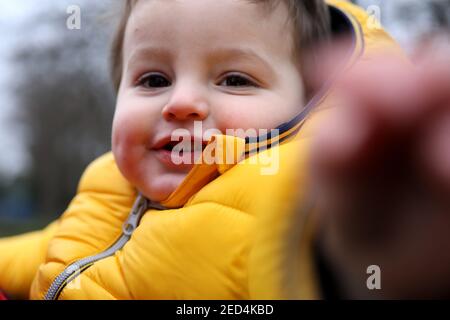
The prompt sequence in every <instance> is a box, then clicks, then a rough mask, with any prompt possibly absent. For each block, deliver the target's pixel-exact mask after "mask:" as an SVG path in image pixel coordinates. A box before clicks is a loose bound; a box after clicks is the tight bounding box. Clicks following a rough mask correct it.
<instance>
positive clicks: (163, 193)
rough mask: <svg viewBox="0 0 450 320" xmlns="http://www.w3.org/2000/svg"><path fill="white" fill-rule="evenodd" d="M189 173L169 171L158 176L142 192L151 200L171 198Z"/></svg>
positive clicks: (158, 200)
mask: <svg viewBox="0 0 450 320" xmlns="http://www.w3.org/2000/svg"><path fill="white" fill-rule="evenodd" d="M186 175H187V173H168V174H164V175H161V176H159V177H156V178H154V179H153V181H151V182H150V184H149V185H148V186H147V187H146V188H142V189H141V190H140V191H141V193H142V194H143V195H144V196H145V197H146V198H148V199H149V200H151V201H154V202H162V201H164V200H166V199H167V198H169V196H170V195H171V194H172V193H173V192H174V191H175V189H176V188H177V187H178V186H179V185H180V184H181V182H182V181H183V180H184V178H185V177H186Z"/></svg>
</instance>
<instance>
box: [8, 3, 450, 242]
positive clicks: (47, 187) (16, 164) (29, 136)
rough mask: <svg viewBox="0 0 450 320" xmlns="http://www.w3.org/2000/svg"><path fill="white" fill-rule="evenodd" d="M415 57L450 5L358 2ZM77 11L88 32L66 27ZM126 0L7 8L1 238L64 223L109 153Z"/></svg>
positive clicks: (448, 23)
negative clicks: (84, 180) (118, 31)
mask: <svg viewBox="0 0 450 320" xmlns="http://www.w3.org/2000/svg"><path fill="white" fill-rule="evenodd" d="M352 2H355V3H357V4H359V5H361V6H362V7H363V8H365V9H366V10H367V11H368V12H369V13H370V14H371V15H373V16H374V17H376V18H379V20H381V22H382V24H383V25H384V27H385V28H386V29H387V30H388V31H389V32H390V33H391V35H392V36H393V37H394V38H396V39H397V40H398V41H399V42H400V44H401V45H402V46H403V47H404V48H405V50H406V51H408V52H411V51H412V50H413V48H414V47H415V43H417V41H422V40H424V39H427V37H429V35H430V34H433V33H434V32H436V31H438V30H440V29H447V30H448V29H449V27H450V0H358V1H352ZM71 5H77V6H78V7H79V8H80V14H81V16H80V17H81V20H80V21H81V25H80V28H79V29H72V30H71V29H69V28H68V27H67V25H66V22H67V19H68V18H69V16H70V15H71V13H73V12H71V13H68V12H67V9H68V8H69V7H70V6H71ZM120 5H121V1H120V0H102V1H95V2H94V1H88V0H77V1H76V2H74V1H73V0H41V1H35V0H17V1H11V0H0V237H2V236H8V235H13V234H18V233H22V232H26V231H29V230H35V229H39V228H42V227H44V226H45V225H47V224H48V223H49V222H50V221H52V220H54V219H56V218H57V217H58V216H59V215H60V214H61V213H62V212H63V211H64V209H65V208H66V207H67V205H68V203H69V201H70V199H71V198H72V197H73V196H74V194H75V192H76V187H77V183H78V180H79V178H80V175H81V173H82V172H83V170H84V168H85V167H86V165H87V164H89V163H90V162H91V161H92V160H94V159H95V158H96V157H98V156H100V155H102V154H103V153H105V152H107V151H108V150H110V131H111V123H112V117H113V112H114V104H115V96H114V91H113V89H112V84H111V81H110V79H109V70H108V57H109V46H110V43H111V39H112V35H113V33H114V30H115V27H116V23H117V17H118V13H119V11H120Z"/></svg>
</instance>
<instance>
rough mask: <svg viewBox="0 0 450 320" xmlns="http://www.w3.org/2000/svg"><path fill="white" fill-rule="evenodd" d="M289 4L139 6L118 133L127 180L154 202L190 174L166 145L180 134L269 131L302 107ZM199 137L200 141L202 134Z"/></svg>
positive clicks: (239, 1) (127, 48)
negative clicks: (199, 126)
mask: <svg viewBox="0 0 450 320" xmlns="http://www.w3.org/2000/svg"><path fill="white" fill-rule="evenodd" d="M287 18H288V12H287V8H286V7H285V5H284V4H283V3H281V4H280V5H278V6H277V7H276V8H275V9H274V10H272V11H271V12H268V11H267V10H266V8H265V7H264V6H263V5H261V4H255V3H251V2H249V1H246V0H221V1H217V0H195V1H190V0H178V1H175V0H167V1H161V0H151V1H150V0H148V1H139V2H138V3H137V5H136V6H135V7H134V9H133V12H132V14H131V16H130V18H129V21H128V25H127V29H126V32H125V38H124V47H123V64H124V67H123V77H122V83H121V86H120V89H119V92H118V101H117V107H116V114H115V118H114V124H113V136H112V144H113V152H114V156H115V158H116V161H117V164H118V166H119V168H120V170H121V172H122V174H123V175H124V176H125V177H126V178H127V179H128V180H129V181H130V182H131V183H132V184H133V185H134V186H136V187H137V189H138V190H139V191H140V192H142V193H143V194H144V195H145V196H147V197H148V198H150V199H151V200H153V201H162V200H164V199H166V198H167V197H168V196H169V195H170V193H171V192H173V191H174V190H175V188H176V187H177V186H178V185H179V184H180V183H181V181H182V180H183V178H184V177H185V176H186V175H187V173H188V172H189V170H190V169H191V168H192V165H175V164H174V163H173V162H172V161H171V160H170V153H169V152H168V151H166V150H165V149H164V145H165V144H166V143H167V142H169V141H170V139H171V135H172V132H173V131H174V130H176V129H179V128H183V129H187V130H188V131H189V132H190V133H191V135H192V137H193V136H194V121H202V127H203V131H205V130H207V129H211V128H215V129H218V130H220V131H221V132H222V133H225V131H226V130H227V129H243V130H247V129H273V128H275V127H277V126H278V125H279V124H281V123H283V122H285V121H287V120H289V119H290V118H291V117H293V116H294V115H295V114H297V113H298V112H299V111H300V110H301V108H302V106H303V104H304V101H303V99H304V92H303V83H302V78H301V74H300V72H299V70H298V67H297V66H296V62H295V61H294V58H293V56H294V55H293V54H292V52H293V51H292V48H293V38H292V32H291V26H290V25H289V24H287V23H286V21H287ZM196 136H198V134H196Z"/></svg>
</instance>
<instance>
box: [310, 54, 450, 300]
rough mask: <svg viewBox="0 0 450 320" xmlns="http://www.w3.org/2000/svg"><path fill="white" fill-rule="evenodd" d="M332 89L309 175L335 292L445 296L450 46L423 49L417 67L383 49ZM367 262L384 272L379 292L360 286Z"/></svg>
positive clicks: (449, 269)
mask: <svg viewBox="0 0 450 320" xmlns="http://www.w3.org/2000/svg"><path fill="white" fill-rule="evenodd" d="M332 60H333V53H331V55H330V56H329V61H332ZM326 68H327V67H324V70H323V71H325V72H323V74H325V73H326ZM335 93H336V95H337V96H338V97H339V100H340V101H341V103H340V105H339V107H337V108H335V109H334V110H333V111H332V112H330V113H329V116H328V118H327V119H326V120H325V121H324V122H323V123H322V126H321V127H320V128H319V132H318V135H317V136H316V139H315V141H314V144H313V158H312V159H313V161H312V163H313V168H312V172H313V173H312V179H313V184H314V186H315V190H316V192H317V195H318V212H319V216H320V222H321V223H320V226H321V230H320V239H319V242H320V248H321V251H322V253H323V256H324V257H325V260H326V261H327V263H328V264H329V266H330V267H331V270H333V273H334V274H335V276H336V279H338V284H339V289H340V292H341V293H342V294H343V297H346V298H380V297H383V298H432V297H437V298H442V297H447V298H449V297H450V50H449V49H448V48H444V47H443V48H440V49H437V50H436V48H435V49H434V50H426V49H425V50H422V51H421V52H420V54H418V55H417V56H416V57H415V60H414V63H413V65H411V64H409V63H407V62H405V61H404V60H402V59H401V58H399V57H396V56H393V55H390V54H379V55H378V56H376V57H372V59H370V61H369V60H364V61H361V62H359V63H358V64H357V65H355V66H354V67H353V68H352V70H351V71H350V72H347V73H346V74H345V75H344V76H342V77H340V78H339V79H338V81H337V86H336V91H335ZM342 102H343V103H342ZM370 265H377V266H379V267H380V269H381V289H380V290H369V289H368V288H367V286H366V279H367V278H368V277H369V275H368V274H367V273H366V271H367V267H368V266H370Z"/></svg>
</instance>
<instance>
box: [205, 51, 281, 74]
mask: <svg viewBox="0 0 450 320" xmlns="http://www.w3.org/2000/svg"><path fill="white" fill-rule="evenodd" d="M208 56H209V57H210V58H211V59H217V60H222V59H230V58H231V59H238V58H240V59H245V60H257V61H258V62H260V63H261V64H263V65H264V67H266V68H267V69H269V70H271V69H272V67H271V64H270V63H269V62H268V61H267V60H266V59H264V58H263V57H262V56H261V55H259V54H258V53H256V52H255V51H254V50H253V49H251V48H246V47H212V48H211V49H210V50H209V54H208Z"/></svg>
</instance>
